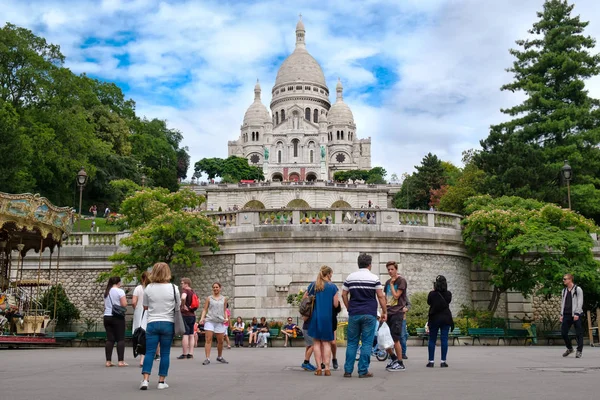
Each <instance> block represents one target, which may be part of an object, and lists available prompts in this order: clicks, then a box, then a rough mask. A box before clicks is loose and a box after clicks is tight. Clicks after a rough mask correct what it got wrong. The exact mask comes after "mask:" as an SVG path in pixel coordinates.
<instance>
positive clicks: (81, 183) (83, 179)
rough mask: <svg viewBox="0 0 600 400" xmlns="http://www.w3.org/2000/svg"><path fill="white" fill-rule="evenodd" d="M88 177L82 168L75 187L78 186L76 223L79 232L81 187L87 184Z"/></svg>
mask: <svg viewBox="0 0 600 400" xmlns="http://www.w3.org/2000/svg"><path fill="white" fill-rule="evenodd" d="M87 180H88V175H87V173H86V172H85V169H84V168H83V166H82V167H81V170H80V171H79V172H78V173H77V186H79V221H78V222H77V230H78V231H79V232H81V199H82V197H83V187H84V186H85V184H86V183H87Z"/></svg>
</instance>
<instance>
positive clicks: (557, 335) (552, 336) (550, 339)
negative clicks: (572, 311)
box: [544, 330, 577, 346]
mask: <svg viewBox="0 0 600 400" xmlns="http://www.w3.org/2000/svg"><path fill="white" fill-rule="evenodd" d="M544 337H545V338H546V343H547V345H548V346H550V344H551V343H552V345H554V341H555V340H562V332H561V331H547V332H544ZM576 337H577V335H576V334H575V331H572V330H571V331H569V338H571V339H574V338H576Z"/></svg>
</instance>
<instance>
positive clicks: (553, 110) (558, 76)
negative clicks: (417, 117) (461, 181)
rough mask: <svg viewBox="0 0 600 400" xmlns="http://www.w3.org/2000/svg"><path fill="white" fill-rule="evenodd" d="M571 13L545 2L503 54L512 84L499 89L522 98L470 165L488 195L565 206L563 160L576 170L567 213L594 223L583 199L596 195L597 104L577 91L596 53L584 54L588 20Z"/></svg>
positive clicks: (594, 66)
mask: <svg viewBox="0 0 600 400" xmlns="http://www.w3.org/2000/svg"><path fill="white" fill-rule="evenodd" d="M572 11H573V5H570V4H569V3H568V2H567V1H564V0H548V1H546V2H545V3H544V9H543V11H542V12H539V13H538V18H539V20H538V21H537V22H536V23H534V24H533V28H532V29H531V30H530V31H529V33H530V34H531V35H532V37H531V38H528V39H525V40H518V41H517V42H516V43H517V45H518V46H519V49H512V50H510V53H511V54H512V55H513V56H514V57H515V58H516V60H515V61H514V63H513V66H512V67H511V68H509V69H508V71H509V72H511V73H513V74H514V81H513V82H511V83H509V84H506V85H504V86H502V90H509V91H511V92H522V93H524V95H525V99H524V101H523V102H522V103H521V104H519V105H516V106H514V107H511V108H508V109H503V110H502V112H503V113H505V114H507V115H509V116H510V117H511V118H512V119H511V120H510V121H507V122H504V123H501V124H498V125H494V126H492V127H491V131H490V134H489V136H488V137H487V138H486V139H485V140H483V141H481V146H482V148H483V150H482V151H481V152H480V153H479V154H477V155H476V156H475V161H476V164H477V166H478V167H479V168H481V169H482V170H483V171H484V172H485V173H486V191H487V192H489V193H490V194H492V195H497V196H498V195H518V196H522V197H531V198H536V199H539V200H542V201H548V202H554V203H562V204H566V201H565V200H566V195H565V189H564V187H563V189H562V190H560V189H559V188H558V185H559V184H561V180H560V168H561V166H562V162H563V160H565V159H568V160H569V163H570V164H571V166H572V167H573V170H574V171H576V173H575V174H573V180H572V181H571V187H572V191H573V193H574V198H575V197H576V198H577V200H578V201H577V202H575V201H574V202H573V207H574V209H576V210H579V211H581V212H582V213H584V215H585V216H587V217H590V218H594V219H595V220H596V221H600V208H597V207H596V205H598V206H600V204H598V203H597V202H594V206H593V207H591V206H590V205H589V204H585V201H584V200H587V199H589V198H598V197H600V180H599V179H598V177H599V176H600V147H599V144H600V102H599V101H598V100H597V99H593V98H591V97H590V96H589V95H588V91H587V90H586V89H585V80H587V79H589V78H591V77H594V76H597V75H598V73H599V72H600V55H598V54H590V51H591V50H592V49H593V48H594V45H595V40H594V39H593V38H591V37H590V36H585V35H584V34H583V32H584V30H585V28H586V26H587V25H588V23H587V22H583V21H581V20H580V18H579V16H576V17H574V16H572V15H571V14H572Z"/></svg>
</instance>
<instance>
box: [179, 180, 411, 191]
mask: <svg viewBox="0 0 600 400" xmlns="http://www.w3.org/2000/svg"><path fill="white" fill-rule="evenodd" d="M281 186H312V187H337V188H351V189H365V188H368V189H382V188H387V189H389V188H397V189H400V187H401V186H402V185H400V184H392V183H386V184H379V185H376V184H367V183H338V182H326V181H312V182H308V181H303V182H289V181H286V182H279V181H277V182H253V183H242V182H240V183H210V182H201V183H200V184H193V185H188V186H187V187H188V188H190V189H195V188H223V189H225V188H229V189H232V188H239V187H255V188H256V187H281Z"/></svg>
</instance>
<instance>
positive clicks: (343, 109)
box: [327, 99, 354, 125]
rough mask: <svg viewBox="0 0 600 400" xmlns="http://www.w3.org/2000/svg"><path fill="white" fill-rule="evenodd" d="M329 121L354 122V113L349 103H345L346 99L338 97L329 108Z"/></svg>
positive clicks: (345, 123)
mask: <svg viewBox="0 0 600 400" xmlns="http://www.w3.org/2000/svg"><path fill="white" fill-rule="evenodd" d="M327 123H329V124H330V125H331V124H335V125H340V124H344V125H347V124H354V115H353V114H352V110H350V107H348V104H346V103H344V100H340V99H338V101H336V102H335V104H334V105H332V106H331V108H330V109H329V113H328V114H327Z"/></svg>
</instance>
